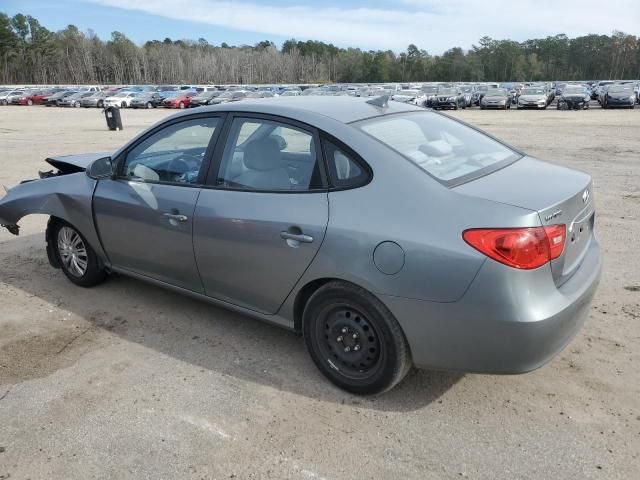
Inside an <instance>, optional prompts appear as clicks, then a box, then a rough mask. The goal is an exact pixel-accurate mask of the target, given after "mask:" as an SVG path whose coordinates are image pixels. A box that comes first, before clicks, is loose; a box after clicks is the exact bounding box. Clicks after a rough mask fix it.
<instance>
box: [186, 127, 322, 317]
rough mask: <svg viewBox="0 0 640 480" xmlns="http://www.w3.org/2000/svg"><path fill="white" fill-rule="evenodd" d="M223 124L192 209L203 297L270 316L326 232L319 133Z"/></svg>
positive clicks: (318, 246) (312, 256) (297, 278)
mask: <svg viewBox="0 0 640 480" xmlns="http://www.w3.org/2000/svg"><path fill="white" fill-rule="evenodd" d="M227 122H228V125H227V130H228V134H227V140H226V142H225V145H222V143H220V144H219V146H218V148H217V151H216V155H215V157H216V162H215V164H216V167H215V168H213V167H212V169H211V172H210V175H209V178H208V179H207V184H208V187H209V188H204V189H203V190H202V193H201V194H200V197H199V199H198V203H197V206H196V211H195V215H194V217H195V221H194V237H193V240H194V241H193V244H194V250H195V255H196V260H197V262H198V268H199V270H200V274H201V277H202V281H203V284H204V288H205V293H206V295H208V296H210V297H213V298H216V299H219V300H223V301H226V302H230V303H233V304H235V305H239V306H243V307H245V308H250V309H253V310H256V311H258V312H261V313H265V314H273V313H276V312H277V311H278V309H279V307H280V305H281V304H282V303H283V302H284V300H285V299H286V297H287V295H288V294H289V293H290V292H291V290H292V289H293V287H294V286H295V284H296V282H297V281H298V280H299V279H300V277H301V276H302V274H303V273H304V271H305V270H306V269H307V267H308V266H309V264H310V263H311V262H312V260H313V258H314V257H315V255H316V253H317V252H318V249H319V248H320V245H321V244H322V241H323V239H324V235H325V231H326V228H327V222H328V218H329V211H328V209H329V206H328V197H327V188H326V186H325V185H326V181H325V173H324V167H323V162H322V157H321V153H320V150H321V149H320V148H318V147H317V145H319V143H318V142H319V140H318V134H317V132H315V131H314V130H313V129H310V128H308V127H306V126H304V125H300V124H297V123H292V122H289V121H285V120H281V119H273V118H270V117H266V116H235V117H231V118H229V119H228V120H227Z"/></svg>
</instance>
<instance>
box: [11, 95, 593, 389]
mask: <svg viewBox="0 0 640 480" xmlns="http://www.w3.org/2000/svg"><path fill="white" fill-rule="evenodd" d="M366 102H367V100H366V99H357V98H353V97H346V98H339V97H327V98H316V97H313V96H311V97H304V98H302V97H301V98H296V99H286V98H285V99H281V100H280V101H277V102H274V101H271V100H256V101H253V102H250V103H249V102H244V103H243V102H240V103H235V104H227V105H223V106H220V107H204V108H202V109H198V110H197V113H194V112H193V111H184V112H182V113H180V114H178V115H173V116H171V117H170V118H168V119H165V120H164V121H163V122H160V123H158V124H156V125H154V126H152V127H151V128H150V129H148V130H147V131H145V132H143V133H142V134H141V135H138V136H136V138H134V139H133V140H131V141H130V142H128V143H127V144H125V145H123V146H122V147H121V148H120V149H119V150H118V151H116V152H114V153H113V154H112V155H108V154H105V153H97V154H84V155H68V156H62V157H50V158H49V159H48V160H47V161H48V162H50V163H51V164H53V165H54V167H55V168H56V169H58V170H59V172H58V173H57V174H55V175H52V176H50V177H48V178H42V179H37V180H33V181H27V182H24V183H22V184H20V185H18V186H15V187H14V188H12V189H9V190H8V192H7V194H6V195H5V196H4V197H3V198H1V199H0V224H2V225H3V226H5V227H6V228H7V229H8V230H9V231H10V232H12V233H14V234H18V233H19V226H18V222H19V221H20V220H21V218H22V217H24V216H25V215H28V214H32V213H36V214H45V215H48V216H49V222H48V225H47V229H46V232H45V239H46V243H47V248H46V255H47V256H48V258H49V263H50V264H51V266H52V267H54V268H58V269H60V270H61V272H62V274H63V275H64V276H65V277H66V278H67V279H68V280H69V281H70V282H72V283H73V284H75V285H77V286H81V287H93V286H96V285H98V284H100V283H101V282H104V281H105V280H107V278H108V276H109V274H110V273H111V272H114V273H120V274H124V275H131V276H133V277H135V278H138V279H140V280H146V281H150V282H152V283H155V284H156V285H162V286H164V287H167V288H171V289H173V290H174V291H176V292H182V293H188V294H190V295H191V296H193V297H196V298H199V299H201V300H203V301H206V302H209V303H212V304H215V305H218V306H222V307H225V308H230V309H232V310H234V311H236V312H240V313H243V314H246V315H251V316H253V317H255V318H258V319H261V320H264V321H269V322H271V323H274V324H277V325H280V326H282V327H285V328H288V329H291V330H294V331H297V332H300V333H301V336H302V338H303V339H304V342H305V344H306V346H307V351H308V352H309V354H310V356H311V358H312V359H313V361H314V363H315V364H316V366H317V367H318V369H319V370H320V371H321V372H322V374H324V375H325V376H326V377H327V378H328V379H329V380H330V381H331V382H333V383H335V384H336V385H337V386H338V387H340V388H343V389H345V390H348V391H349V392H351V393H355V394H376V393H381V392H384V391H386V390H389V389H391V388H393V387H394V386H395V385H396V384H398V383H399V382H400V381H401V380H402V379H403V377H405V375H406V374H407V373H408V372H409V370H410V369H411V368H412V366H414V365H415V366H417V367H419V368H425V369H433V370H441V369H445V370H446V369H454V370H462V371H473V372H482V373H499V374H515V373H524V372H528V371H531V370H533V369H536V368H539V367H541V366H542V365H544V364H545V363H547V362H549V361H550V360H551V359H552V358H553V357H554V356H555V355H557V354H558V353H559V352H560V351H561V350H562V349H563V348H564V347H565V346H566V345H567V344H568V343H569V342H570V340H571V339H572V338H573V337H574V336H575V335H576V334H577V332H578V331H579V330H580V327H581V326H582V324H583V322H584V320H585V318H586V317H587V316H588V314H589V311H590V303H591V300H592V298H593V296H594V294H595V292H596V289H597V285H598V281H599V278H600V272H601V268H602V259H601V256H602V254H601V249H600V245H599V243H598V240H597V238H596V236H595V235H594V226H595V224H594V219H595V204H594V200H593V184H592V179H591V177H590V175H588V174H586V173H584V172H579V171H575V170H571V169H569V168H565V167H561V166H558V165H555V164H552V163H545V162H542V161H540V160H537V159H534V158H532V157H529V156H526V155H525V154H523V153H522V152H520V151H518V150H515V149H513V148H511V147H509V146H508V145H505V144H504V143H502V142H500V141H498V140H496V139H494V138H492V137H490V136H488V135H486V134H484V133H482V132H480V131H478V130H476V129H474V128H470V127H469V126H466V125H464V124H463V123H461V122H459V121H456V120H454V119H451V118H448V117H447V116H445V115H441V114H438V113H436V112H432V111H428V110H425V109H422V108H419V107H416V106H414V105H409V104H403V103H394V102H389V103H388V104H387V106H386V107H381V106H380V105H379V104H368V103H366ZM223 125H224V126H223ZM185 139H188V141H186V142H185ZM338 139H339V140H338ZM214 144H215V145H218V146H219V147H220V148H219V151H220V154H219V155H215V156H212V155H206V154H205V153H206V152H207V151H211V149H212V147H213V145H214ZM105 146H106V144H105ZM212 157H214V158H215V160H212ZM116 159H117V161H116ZM85 170H86V171H85ZM123 180H124V181H123ZM203 187H204V188H203ZM424 205H430V206H431V207H432V208H423V206H424ZM416 211H419V212H420V221H416V215H415V212H416ZM354 219H357V221H354ZM221 272H224V274H221ZM51 288H56V286H55V285H53V284H52V286H51ZM66 290H67V289H65V291H66ZM158 292H159V294H162V292H161V291H160V290H159V291H158ZM60 294H61V295H62V293H60ZM92 295H96V296H97V295H98V293H95V294H92ZM141 308H144V305H141ZM232 333H233V332H232ZM232 333H229V335H230V337H229V338H228V339H223V338H220V339H219V340H220V341H233V338H232V336H231V335H232ZM221 335H224V333H223V334H221ZM287 340H289V338H288V337H287ZM287 343H290V342H287ZM289 367H291V366H290V365H280V366H278V367H277V368H279V369H282V371H283V372H286V369H287V368H289ZM419 387H420V386H419Z"/></svg>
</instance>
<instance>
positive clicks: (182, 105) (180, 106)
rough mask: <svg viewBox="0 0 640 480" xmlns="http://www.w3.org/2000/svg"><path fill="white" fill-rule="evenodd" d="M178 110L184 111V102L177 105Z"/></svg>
mask: <svg viewBox="0 0 640 480" xmlns="http://www.w3.org/2000/svg"><path fill="white" fill-rule="evenodd" d="M178 108H179V109H180V110H183V109H184V102H180V103H179V104H178Z"/></svg>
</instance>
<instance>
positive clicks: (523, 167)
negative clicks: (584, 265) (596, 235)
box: [454, 157, 595, 285]
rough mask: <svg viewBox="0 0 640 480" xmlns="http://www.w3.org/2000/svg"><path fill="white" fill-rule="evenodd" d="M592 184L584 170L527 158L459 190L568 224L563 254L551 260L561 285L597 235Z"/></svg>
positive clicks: (546, 220)
mask: <svg viewBox="0 0 640 480" xmlns="http://www.w3.org/2000/svg"><path fill="white" fill-rule="evenodd" d="M592 186H593V184H592V180H591V176H590V175H588V174H586V173H584V172H580V171H576V170H571V169H568V168H565V167H561V166H558V165H553V164H550V163H546V162H542V161H540V160H536V159H534V158H531V157H524V158H522V159H520V160H519V161H517V162H515V163H513V164H511V165H509V166H507V167H505V168H503V169H501V170H498V171H496V172H494V173H492V174H490V175H486V176H484V177H481V178H479V179H476V180H474V181H471V182H468V183H465V184H463V185H459V186H458V187H455V188H454V191H456V192H458V193H462V194H465V195H470V196H474V197H479V198H484V199H487V200H491V201H495V202H499V203H505V204H509V205H514V206H518V207H522V208H527V209H530V210H535V211H536V212H537V213H538V215H539V217H540V223H541V225H543V226H547V225H558V224H564V225H566V228H567V230H566V241H565V247H564V250H563V253H562V255H561V256H560V257H559V258H557V259H555V260H553V261H552V262H551V269H552V272H553V278H554V281H555V282H556V285H561V284H562V283H564V282H565V281H566V280H568V279H569V277H571V275H573V273H574V272H575V271H576V270H577V269H578V267H579V266H580V263H581V262H582V260H583V258H584V255H585V253H586V251H587V249H588V247H589V243H590V241H591V239H592V236H593V234H592V232H593V225H594V217H595V210H594V203H593V191H592ZM496 223H497V224H496V225H489V226H490V227H500V225H499V220H497V221H496Z"/></svg>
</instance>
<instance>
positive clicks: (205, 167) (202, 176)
mask: <svg viewBox="0 0 640 480" xmlns="http://www.w3.org/2000/svg"><path fill="white" fill-rule="evenodd" d="M198 118H217V119H219V122H218V126H216V128H215V129H214V131H213V135H211V138H210V139H209V143H208V145H207V149H206V150H205V154H204V157H203V158H202V165H201V167H200V172H199V173H198V179H197V181H196V183H181V182H167V181H151V180H145V182H144V183H150V184H159V185H176V186H181V187H191V188H202V186H203V185H204V184H205V180H206V178H207V172H208V171H209V169H210V167H211V162H212V159H213V154H214V152H215V148H216V146H217V144H218V141H219V140H220V138H221V133H222V129H223V127H224V126H225V125H226V123H227V113H226V112H216V113H215V114H210V113H197V114H194V115H185V116H181V117H178V118H176V119H174V120H171V121H167V122H163V123H161V124H160V125H157V126H156V127H155V128H153V129H152V130H150V131H148V132H147V133H146V134H145V135H143V136H142V137H140V138H138V139H137V140H136V141H135V143H132V144H131V145H129V146H128V147H127V148H126V149H125V150H124V151H122V152H121V153H120V155H118V158H117V161H116V174H115V177H114V179H115V180H127V181H130V180H131V178H129V177H127V176H126V175H125V174H124V168H125V163H126V161H127V157H128V156H129V153H130V152H131V151H132V150H133V149H135V148H136V147H138V146H139V145H140V144H141V143H142V142H144V141H145V140H147V139H148V138H149V137H152V136H153V135H155V134H156V133H158V132H160V131H162V130H164V129H165V128H168V127H171V126H172V125H175V124H178V123H182V122H188V121H191V120H197V119H198Z"/></svg>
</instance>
